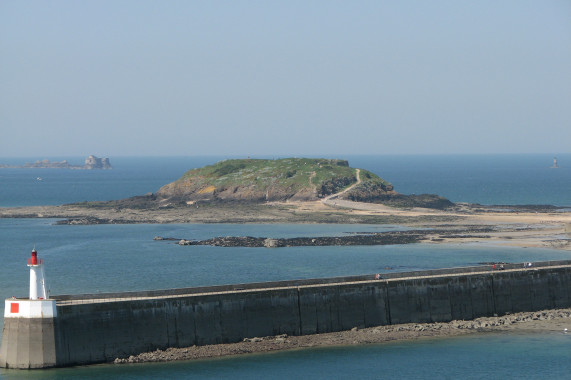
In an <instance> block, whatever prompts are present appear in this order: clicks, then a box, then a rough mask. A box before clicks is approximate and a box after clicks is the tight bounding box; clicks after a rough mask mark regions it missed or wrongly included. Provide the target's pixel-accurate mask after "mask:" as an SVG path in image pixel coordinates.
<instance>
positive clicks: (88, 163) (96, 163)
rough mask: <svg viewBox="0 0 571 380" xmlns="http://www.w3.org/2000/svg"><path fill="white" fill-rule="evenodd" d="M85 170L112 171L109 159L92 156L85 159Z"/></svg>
mask: <svg viewBox="0 0 571 380" xmlns="http://www.w3.org/2000/svg"><path fill="white" fill-rule="evenodd" d="M83 168H84V169H112V167H111V164H110V163H109V159H108V158H98V157H95V156H94V155H91V156H89V157H87V158H86V159H85V165H83Z"/></svg>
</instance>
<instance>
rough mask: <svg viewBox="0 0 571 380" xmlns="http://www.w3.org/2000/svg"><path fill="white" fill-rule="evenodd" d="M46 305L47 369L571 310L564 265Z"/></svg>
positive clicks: (570, 266) (568, 265) (569, 275)
mask: <svg viewBox="0 0 571 380" xmlns="http://www.w3.org/2000/svg"><path fill="white" fill-rule="evenodd" d="M55 298H56V299H58V302H57V318H54V319H53V328H54V330H53V331H54V333H53V336H54V351H55V365H56V366H68V365H76V364H89V363H98V362H106V361H112V360H114V359H115V358H117V357H128V356H129V355H135V354H138V353H141V352H145V351H153V350H156V349H166V348H168V347H186V346H192V345H205V344H216V343H230V342H238V341H241V340H243V339H244V338H251V337H256V336H271V335H279V334H288V335H301V334H315V333H325V332H332V331H341V330H348V329H351V328H353V327H359V328H364V327H371V326H378V325H389V324H399V323H409V322H447V321H451V320H469V319H474V318H478V317H483V316H493V315H504V314H506V313H513V312H520V311H537V310H544V309H555V308H566V307H571V262H550V263H535V264H534V266H533V267H532V268H525V269H524V268H523V265H513V266H506V269H505V270H492V267H491V266H490V267H488V266H480V267H473V268H456V269H446V270H435V271H423V272H411V273H393V274H386V275H385V274H384V275H383V278H381V279H375V276H374V275H368V276H354V277H346V278H333V279H318V280H299V281H282V282H274V283H261V284H239V285H228V286H214V287H204V288H188V289H173V290H163V291H149V292H131V293H115V294H112V293H109V294H98V295H73V296H56V297H55ZM6 326H8V328H9V329H13V326H11V323H5V331H6ZM5 334H6V332H5ZM4 339H6V337H4ZM3 346H4V340H3ZM8 350H9V349H8ZM3 354H6V353H3ZM50 363H51V362H50V361H48V362H46V364H47V365H46V366H50ZM52 365H53V364H52Z"/></svg>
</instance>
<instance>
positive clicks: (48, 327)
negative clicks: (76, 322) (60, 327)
mask: <svg viewBox="0 0 571 380" xmlns="http://www.w3.org/2000/svg"><path fill="white" fill-rule="evenodd" d="M28 267H29V268H30V295H29V297H28V298H16V297H14V296H13V297H11V298H8V299H6V302H5V308H4V328H3V331H2V344H1V345H0V368H46V367H53V366H55V365H56V357H55V335H54V333H55V332H54V321H55V319H56V317H57V309H56V301H55V300H52V299H50V297H49V292H48V290H47V287H46V277H45V273H44V262H43V260H41V259H38V252H37V251H36V250H35V249H34V250H32V256H31V257H30V258H29V259H28Z"/></svg>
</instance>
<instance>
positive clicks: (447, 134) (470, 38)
mask: <svg viewBox="0 0 571 380" xmlns="http://www.w3.org/2000/svg"><path fill="white" fill-rule="evenodd" d="M457 153H469V154H488V153H508V154H509V153H550V154H558V153H559V154H560V153H571V1H569V0H541V1H539V0H534V1H528V0H503V1H497V0H479V1H457V0H431V1H424V0H418V1H415V0H398V1H397V0H395V1H383V0H375V1H359V0H356V1H334V0H331V1H325V0H324V1H316V0H302V1H297V0H285V1H278V0H276V1H262V0H259V1H242V0H231V1H218V0H210V1H191V0H182V1H175V0H166V1H158V0H157V1H146V0H136V1H130V0H122V1H116V0H112V1H107V0H93V1H90V0H84V1H58V0H51V1H33V0H32V1H20V0H16V1H12V0H0V157H30V156H34V157H36V156H38V157H44V156H45V157H49V156H60V157H61V156H66V155H69V156H87V155H89V154H94V155H97V156H100V157H101V156H102V157H113V156H194V155H217V156H220V155H228V156H256V155H279V156H282V157H283V156H302V155H311V156H315V155H327V156H336V155H339V156H345V155H351V154H457Z"/></svg>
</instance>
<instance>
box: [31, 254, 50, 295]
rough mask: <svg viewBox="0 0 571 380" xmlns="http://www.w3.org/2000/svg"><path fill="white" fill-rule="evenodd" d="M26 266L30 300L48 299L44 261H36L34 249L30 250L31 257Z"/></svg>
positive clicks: (36, 256) (36, 255)
mask: <svg viewBox="0 0 571 380" xmlns="http://www.w3.org/2000/svg"><path fill="white" fill-rule="evenodd" d="M28 266H29V267H30V299H31V300H37V299H44V300H45V299H48V298H49V294H48V292H47V290H46V275H45V273H44V260H42V259H38V252H37V251H36V249H35V248H34V249H33V250H32V257H30V258H29V259H28Z"/></svg>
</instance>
